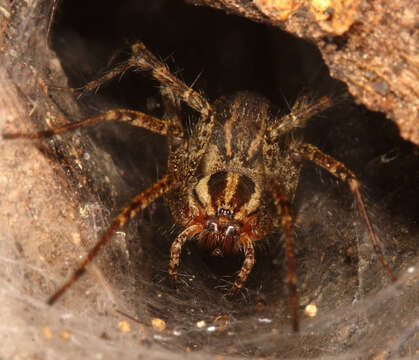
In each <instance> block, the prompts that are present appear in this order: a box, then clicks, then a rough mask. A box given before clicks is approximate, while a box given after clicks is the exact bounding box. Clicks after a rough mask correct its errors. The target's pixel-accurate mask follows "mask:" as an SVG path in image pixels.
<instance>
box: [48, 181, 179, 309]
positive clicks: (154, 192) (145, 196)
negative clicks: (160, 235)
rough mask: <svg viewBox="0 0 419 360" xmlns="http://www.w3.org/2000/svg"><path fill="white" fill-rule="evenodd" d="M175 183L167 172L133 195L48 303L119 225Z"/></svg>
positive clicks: (80, 272) (73, 279) (79, 273)
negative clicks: (139, 192)
mask: <svg viewBox="0 0 419 360" xmlns="http://www.w3.org/2000/svg"><path fill="white" fill-rule="evenodd" d="M176 185H177V181H176V179H175V177H174V176H173V175H171V174H167V175H165V176H163V177H162V178H161V179H160V180H159V181H157V182H156V183H155V184H153V185H152V186H150V187H149V188H148V189H146V190H145V191H143V192H142V193H141V194H139V195H137V196H136V197H134V198H133V199H132V200H131V203H130V204H129V205H128V206H127V207H125V208H124V209H123V210H122V211H121V212H120V213H119V215H118V216H117V217H116V218H114V220H113V221H112V224H111V226H110V227H109V228H108V229H107V230H106V232H105V233H104V234H103V235H102V237H101V238H100V240H99V241H98V242H97V243H96V244H95V246H94V247H93V248H92V249H91V250H90V251H89V253H88V254H87V256H86V257H85V258H84V260H83V261H82V262H81V263H80V264H79V267H78V268H77V269H76V270H75V271H74V272H73V275H72V276H71V277H70V278H69V279H68V280H67V281H66V282H65V283H64V285H62V286H61V287H60V288H59V289H58V290H57V291H56V292H55V293H54V294H53V295H52V296H51V297H50V298H49V299H48V304H49V305H52V304H54V303H55V302H56V301H57V300H58V298H60V297H61V295H62V294H63V293H64V292H65V291H66V290H67V289H68V288H69V287H70V286H71V285H72V284H73V283H74V282H76V281H77V280H78V279H79V278H80V276H82V275H83V274H84V272H85V271H86V267H87V266H88V265H89V264H90V263H91V261H92V260H93V259H94V258H95V256H96V255H97V253H98V252H99V251H100V250H101V249H102V248H103V247H104V246H105V244H106V243H107V242H108V241H109V240H110V239H111V238H112V236H113V234H115V232H116V231H117V230H118V229H119V228H120V227H122V226H124V225H125V224H126V223H127V221H128V220H129V219H131V218H133V217H134V216H135V215H136V214H137V213H138V212H139V211H141V210H144V209H145V208H146V207H147V206H148V205H149V204H151V203H152V202H153V201H155V200H156V199H157V198H159V197H160V196H162V195H163V194H165V193H167V192H168V191H170V190H172V189H173V188H175V187H176Z"/></svg>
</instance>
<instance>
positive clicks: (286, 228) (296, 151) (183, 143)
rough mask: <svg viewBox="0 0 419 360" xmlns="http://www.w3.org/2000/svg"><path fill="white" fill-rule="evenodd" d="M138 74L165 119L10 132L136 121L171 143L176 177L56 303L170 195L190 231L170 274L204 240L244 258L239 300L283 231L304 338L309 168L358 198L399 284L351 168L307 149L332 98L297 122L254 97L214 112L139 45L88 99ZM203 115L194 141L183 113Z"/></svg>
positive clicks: (300, 105)
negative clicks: (261, 246) (300, 279)
mask: <svg viewBox="0 0 419 360" xmlns="http://www.w3.org/2000/svg"><path fill="white" fill-rule="evenodd" d="M130 69H134V70H140V71H148V72H150V73H151V76H152V77H153V78H154V79H155V80H157V81H158V82H159V83H160V85H161V94H162V100H163V103H164V105H165V108H166V110H167V115H166V117H165V118H164V119H163V120H162V119H159V118H156V117H153V116H150V115H147V114H144V113H142V112H138V111H133V110H128V109H114V110H109V111H107V112H105V113H103V114H99V115H96V116H93V117H89V118H87V119H85V120H82V121H80V122H75V123H70V124H66V125H64V126H61V127H58V128H53V129H49V130H45V131H41V132H37V133H5V134H3V137H4V138H8V139H12V138H45V137H50V136H53V135H55V134H59V133H62V132H65V131H69V130H73V129H76V128H82V127H87V126H91V125H93V124H98V123H102V122H105V121H122V122H128V123H130V124H131V125H133V126H138V127H142V128H145V129H147V130H149V131H151V132H154V133H156V134H159V135H162V136H166V137H167V139H168V146H169V159H168V172H167V174H166V175H164V176H162V177H161V178H160V180H158V181H157V182H156V183H154V184H153V185H151V186H150V187H149V188H147V189H146V190H144V191H142V192H141V193H140V194H139V195H137V196H135V197H134V198H133V199H132V201H131V203H130V204H129V205H128V206H127V207H125V208H124V209H123V210H122V211H121V212H120V213H119V215H117V216H116V217H115V218H114V219H113V222H112V224H111V225H110V227H109V228H108V229H107V230H106V232H105V233H104V234H103V235H102V237H101V238H100V240H99V241H98V242H97V243H96V244H95V246H94V247H93V248H92V249H91V250H90V252H89V253H88V255H87V256H86V258H85V259H84V260H82V262H81V263H80V265H79V267H78V268H77V270H76V271H75V272H74V273H73V274H72V276H71V277H70V278H69V279H68V280H67V282H65V283H64V284H63V285H62V286H61V287H60V288H59V289H58V290H57V291H56V292H55V293H54V294H53V295H52V296H51V297H50V298H49V300H48V303H49V304H53V303H54V302H55V301H56V300H57V299H58V298H59V297H60V296H61V295H62V294H63V293H64V292H65V291H66V290H67V289H68V288H69V287H70V286H71V285H72V284H73V283H74V282H75V281H76V280H77V279H78V278H79V277H80V276H81V275H82V274H83V273H84V272H85V269H86V266H87V265H88V264H89V263H90V262H91V261H92V260H93V258H94V257H95V256H96V254H97V253H98V252H99V250H100V249H101V248H103V246H104V245H105V244H106V243H107V242H108V241H109V240H110V239H111V238H112V236H113V234H114V233H115V232H116V231H117V230H118V229H119V228H120V227H122V226H124V224H125V223H126V222H127V221H128V220H129V219H130V218H132V217H133V216H135V215H136V214H137V213H138V212H139V211H141V210H143V209H145V208H146V207H147V206H148V205H149V204H150V203H152V202H153V201H155V200H156V199H157V198H159V197H160V196H162V195H165V197H166V199H167V203H168V205H169V207H170V210H171V213H172V216H173V217H174V219H175V221H176V222H177V223H178V224H180V225H182V226H183V228H184V230H183V231H182V232H181V233H180V234H179V235H178V236H177V237H176V239H175V240H174V241H173V243H172V245H171V251H170V262H169V275H170V277H171V278H172V279H173V280H176V278H177V268H178V266H179V263H180V254H181V250H182V246H183V245H184V244H185V242H186V241H188V240H191V239H196V240H197V241H198V242H199V244H200V245H201V246H202V247H204V248H206V249H208V250H209V251H210V252H211V254H212V255H214V256H223V255H230V254H235V253H238V252H240V251H242V252H243V253H244V261H243V264H242V267H241V269H240V271H239V273H238V275H237V278H236V280H235V282H234V284H233V286H232V288H231V291H230V294H231V295H234V294H236V293H237V292H238V291H239V290H240V289H241V288H242V287H243V285H244V284H245V282H246V279H247V277H248V275H249V273H250V272H251V270H252V267H253V265H254V264H255V251H254V244H255V242H257V241H260V240H262V239H263V238H264V237H265V236H267V235H268V234H269V233H271V232H272V231H273V229H275V228H278V227H282V230H283V234H284V241H285V253H286V262H287V268H288V286H289V297H290V305H291V312H292V326H293V329H294V330H295V331H297V330H298V311H297V308H298V306H297V305H298V303H297V294H296V275H295V260H294V253H293V232H292V225H293V217H292V215H291V210H290V206H291V203H292V201H293V199H294V195H295V192H296V188H297V185H298V181H299V174H300V170H301V167H302V161H303V160H309V161H311V162H313V163H315V164H316V165H318V166H320V167H322V168H324V169H326V170H327V171H328V172H329V173H331V174H332V175H334V176H335V177H337V178H338V179H340V180H341V181H343V182H345V183H346V184H347V185H348V186H349V189H350V191H351V192H352V193H353V195H354V197H355V199H356V202H357V204H358V207H359V211H360V213H361V216H362V218H363V220H364V222H365V225H366V227H367V230H368V233H369V237H370V239H371V242H372V244H373V247H374V250H375V252H376V254H377V256H378V258H379V260H380V262H381V263H382V265H383V267H384V268H385V270H386V272H387V274H388V276H389V277H390V279H391V280H392V281H395V277H394V276H393V274H392V272H391V270H390V268H389V267H388V265H387V263H386V261H385V259H384V256H383V254H382V252H381V249H380V247H379V246H378V239H377V236H376V234H375V232H374V229H373V227H372V224H371V221H370V219H369V217H368V213H367V210H366V207H365V203H364V201H363V199H362V196H361V193H360V190H359V187H360V185H359V182H358V180H357V178H356V176H355V174H354V173H353V172H352V171H351V170H349V169H348V168H347V167H346V166H345V165H344V164H343V163H341V162H339V161H338V160H336V159H334V158H333V157H332V156H330V155H328V154H325V153H323V152H322V151H321V150H320V149H318V148H317V147H315V146H314V145H311V144H307V143H304V142H303V139H302V136H301V128H302V127H304V125H305V123H306V121H307V120H308V119H309V118H310V117H312V116H313V115H315V114H316V113H318V112H321V111H324V110H326V109H327V108H329V107H331V106H332V105H333V101H332V100H331V99H330V98H329V97H323V98H320V99H318V100H317V101H316V102H311V103H309V102H307V101H305V100H304V99H302V100H300V101H297V103H296V104H295V105H294V106H293V107H292V109H291V111H290V113H289V114H288V115H285V116H279V115H278V113H277V112H276V111H275V110H274V109H275V108H274V107H273V106H272V105H271V104H270V103H269V102H268V100H267V99H265V98H264V97H262V96H260V95H258V94H255V93H251V92H244V91H241V92H238V93H235V94H233V95H230V96H223V97H221V98H219V99H217V100H216V101H215V102H213V103H210V102H209V101H208V100H207V99H206V98H205V97H204V96H203V95H201V94H200V93H199V92H197V91H195V90H194V89H192V88H191V87H188V86H187V85H186V84H185V83H184V82H182V81H181V80H179V79H178V78H177V77H175V76H174V75H173V74H172V73H171V72H170V71H169V69H168V68H167V67H166V66H165V65H164V64H163V63H162V62H161V61H160V60H159V59H158V58H157V57H156V56H154V55H153V54H152V53H151V52H150V51H149V50H148V49H147V48H146V47H145V45H144V44H143V43H141V42H138V43H135V44H134V45H133V46H132V56H131V57H130V58H129V59H128V60H127V61H126V62H123V63H122V64H120V65H118V66H117V67H115V68H113V69H112V70H111V71H110V72H109V73H107V74H106V75H104V76H102V77H101V78H99V79H97V80H93V81H91V82H89V83H88V84H87V85H85V87H84V88H83V89H84V90H86V91H90V90H92V89H95V88H97V87H98V86H100V85H101V84H103V83H104V82H106V81H108V80H111V79H112V78H114V77H116V76H118V75H120V74H122V73H124V72H126V71H127V70H130ZM182 103H185V104H186V105H188V106H189V107H190V108H192V109H193V110H195V111H196V112H197V113H198V115H199V119H198V120H197V122H196V124H195V125H194V126H193V127H192V128H191V129H190V131H188V132H186V131H185V129H184V127H183V125H182V117H181V106H182Z"/></svg>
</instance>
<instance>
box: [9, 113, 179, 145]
mask: <svg viewBox="0 0 419 360" xmlns="http://www.w3.org/2000/svg"><path fill="white" fill-rule="evenodd" d="M107 121H120V122H128V123H130V124H131V125H133V126H137V127H141V128H144V129H147V130H149V131H151V132H154V133H156V134H159V135H163V136H168V135H169V136H175V137H180V138H183V136H184V135H183V131H182V128H181V127H180V125H179V124H176V123H173V122H170V121H163V120H160V119H158V118H156V117H153V116H150V115H147V114H144V113H142V112H139V111H134V110H128V109H113V110H109V111H107V112H105V113H103V114H99V115H95V116H92V117H89V118H87V119H84V120H82V121H77V122H74V123H70V124H65V125H62V126H59V127H56V128H52V129H48V130H43V131H39V132H27V133H25V132H14V133H13V132H10V133H8V132H4V133H3V138H4V139H18V138H25V139H42V138H46V137H51V136H54V135H57V134H61V133H64V132H67V131H71V130H75V129H79V128H84V127H88V126H92V125H95V124H100V123H103V122H107Z"/></svg>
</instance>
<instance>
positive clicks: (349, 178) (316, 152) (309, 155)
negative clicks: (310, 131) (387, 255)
mask: <svg viewBox="0 0 419 360" xmlns="http://www.w3.org/2000/svg"><path fill="white" fill-rule="evenodd" d="M296 151H297V152H298V154H299V155H301V156H302V157H303V158H305V159H307V160H310V161H312V162H313V163H315V164H316V165H318V166H320V167H322V168H323V169H326V170H327V171H328V172H329V173H331V174H332V175H334V176H336V177H337V178H338V179H340V180H341V181H343V182H346V183H347V184H348V186H349V189H350V190H351V192H352V194H353V195H354V197H355V199H356V202H357V203H358V208H359V211H360V213H361V216H362V218H363V219H364V222H365V224H366V225H367V229H368V234H369V237H370V239H371V242H372V245H373V247H374V251H375V253H376V254H377V256H378V259H379V260H380V262H381V264H382V265H383V267H384V269H385V271H386V272H387V275H388V276H389V278H390V280H391V281H392V282H395V281H396V277H395V276H394V275H393V273H392V272H391V270H390V267H389V266H388V265H387V262H386V260H385V259H384V255H383V253H382V251H381V248H380V246H379V245H378V237H377V235H376V233H375V231H374V228H373V226H372V223H371V221H370V219H369V216H368V213H367V209H366V206H365V202H364V200H363V199H362V196H361V192H360V191H359V187H360V184H359V181H358V179H357V178H356V176H355V174H354V173H353V172H352V171H351V170H349V169H348V168H347V167H346V166H345V165H344V164H343V163H341V162H340V161H338V160H336V159H334V158H333V157H332V156H330V155H328V154H325V153H324V152H322V151H321V150H320V149H318V148H317V147H315V146H314V145H311V144H301V145H299V146H298V147H297V149H296Z"/></svg>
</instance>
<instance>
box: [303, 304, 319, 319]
mask: <svg viewBox="0 0 419 360" xmlns="http://www.w3.org/2000/svg"><path fill="white" fill-rule="evenodd" d="M304 312H305V314H306V315H307V316H309V317H315V316H316V315H317V306H316V305H314V304H308V305H307V306H306V307H305V309H304Z"/></svg>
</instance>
